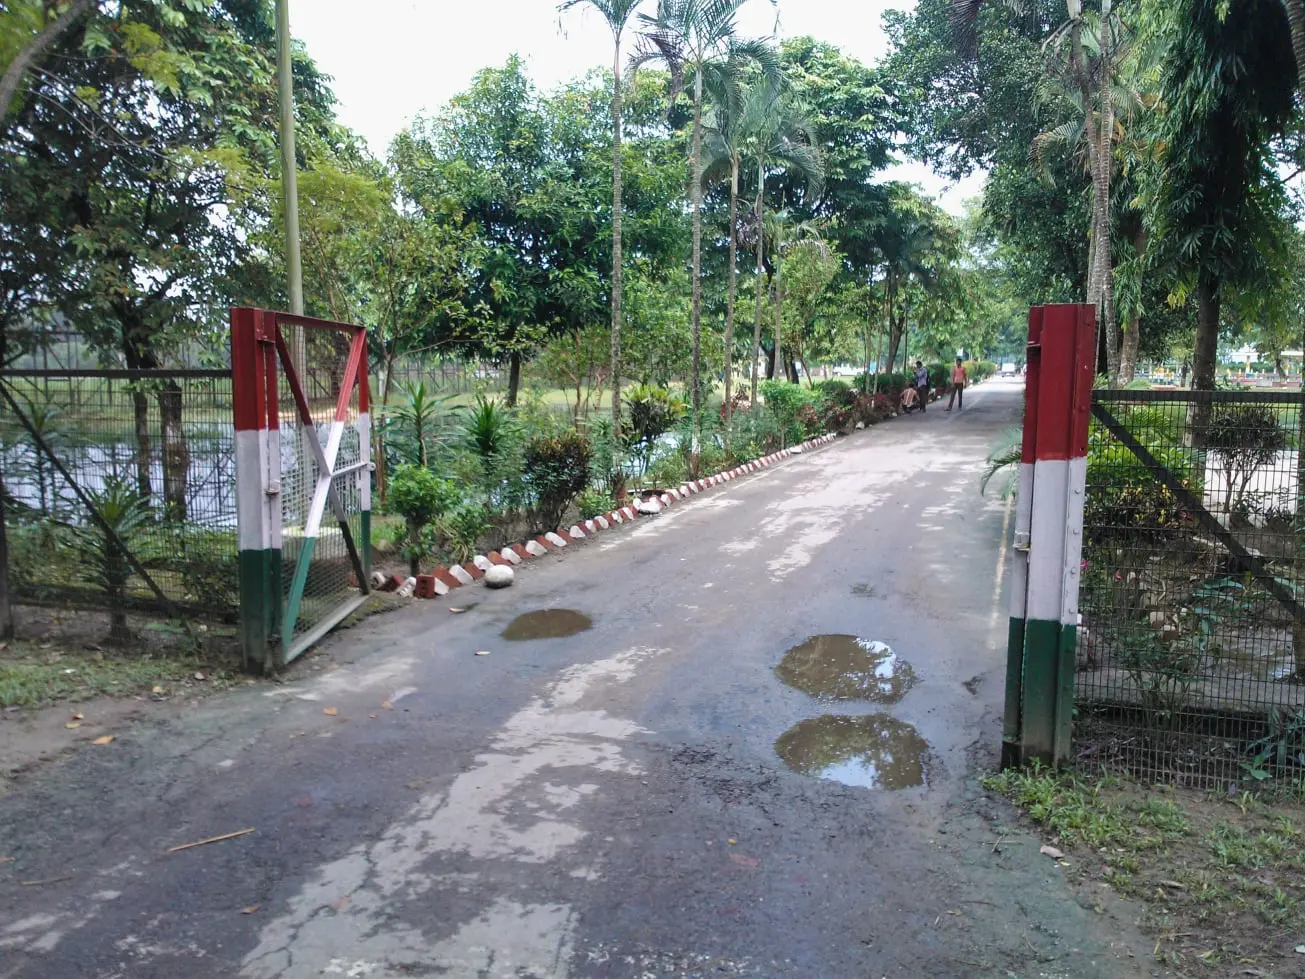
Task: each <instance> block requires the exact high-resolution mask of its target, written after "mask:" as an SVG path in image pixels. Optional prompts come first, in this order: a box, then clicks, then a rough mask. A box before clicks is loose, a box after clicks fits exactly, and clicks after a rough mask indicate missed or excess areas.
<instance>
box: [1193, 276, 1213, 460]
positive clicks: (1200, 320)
mask: <svg viewBox="0 0 1305 979" xmlns="http://www.w3.org/2000/svg"><path fill="white" fill-rule="evenodd" d="M1196 299H1197V307H1196V344H1195V347H1194V349H1193V351H1192V390H1193V391H1213V390H1214V371H1215V365H1216V362H1217V354H1218V348H1219V307H1220V296H1219V287H1218V286H1217V285H1216V284H1215V283H1212V282H1208V281H1205V280H1204V279H1203V280H1202V281H1201V282H1200V283H1199V284H1198V285H1197V288H1196ZM1188 424H1189V426H1190V429H1191V440H1192V445H1193V446H1195V447H1196V448H1198V449H1199V448H1202V447H1203V446H1204V445H1205V437H1206V431H1207V429H1208V428H1209V425H1210V403H1209V402H1208V401H1207V402H1195V401H1194V402H1193V403H1192V409H1191V413H1190V414H1189V416H1188ZM1198 471H1199V470H1198Z"/></svg>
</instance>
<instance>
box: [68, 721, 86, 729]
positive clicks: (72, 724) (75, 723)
mask: <svg viewBox="0 0 1305 979" xmlns="http://www.w3.org/2000/svg"><path fill="white" fill-rule="evenodd" d="M81 726H82V722H81V721H69V722H68V723H67V724H65V725H64V727H69V728H71V727H81Z"/></svg>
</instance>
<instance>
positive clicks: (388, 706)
mask: <svg viewBox="0 0 1305 979" xmlns="http://www.w3.org/2000/svg"><path fill="white" fill-rule="evenodd" d="M393 709H394V705H393V704H392V703H390V702H389V701H388V700H382V701H381V710H393Z"/></svg>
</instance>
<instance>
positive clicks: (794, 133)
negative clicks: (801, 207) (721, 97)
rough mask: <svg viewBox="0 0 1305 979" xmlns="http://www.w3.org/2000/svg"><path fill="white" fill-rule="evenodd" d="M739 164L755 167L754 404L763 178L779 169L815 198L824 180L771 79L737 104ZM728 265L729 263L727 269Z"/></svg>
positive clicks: (796, 118) (797, 114) (793, 107)
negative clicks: (803, 182)
mask: <svg viewBox="0 0 1305 979" xmlns="http://www.w3.org/2000/svg"><path fill="white" fill-rule="evenodd" d="M738 130H739V137H740V143H741V145H740V147H739V160H740V163H742V161H743V160H745V159H746V160H747V161H749V162H750V163H755V164H756V168H757V196H756V198H755V200H754V201H753V205H752V214H751V215H749V228H748V230H747V232H746V236H747V239H748V241H747V243H750V244H752V245H753V248H754V250H755V252H756V256H757V265H756V282H757V305H756V315H755V318H754V320H753V325H752V361H751V365H752V366H751V367H750V368H749V370H750V374H751V384H752V391H751V400H752V401H754V402H755V401H756V400H757V357H758V356H759V355H760V353H761V296H762V281H763V279H764V277H765V274H766V241H767V236H766V234H765V233H764V229H765V227H766V173H767V171H768V170H770V169H773V168H778V169H780V170H783V171H787V172H789V173H793V174H796V175H798V176H800V177H802V178H803V179H805V180H806V182H807V185H808V187H809V188H810V190H811V192H812V193H813V194H819V188H820V185H821V184H822V183H823V182H824V179H825V168H824V163H823V162H822V161H821V159H820V152H819V150H817V149H816V148H815V146H813V145H812V144H813V142H814V140H813V138H812V126H811V123H810V122H809V121H808V119H807V116H806V113H805V111H804V109H803V107H802V106H801V105H800V104H798V103H797V102H796V101H794V100H793V99H792V97H791V96H790V95H789V93H788V92H787V90H786V89H785V88H784V86H782V85H780V84H777V83H776V82H775V81H773V80H771V79H766V78H762V79H758V80H757V81H755V82H754V83H753V84H751V85H749V86H748V87H747V88H746V89H745V90H744V92H743V94H742V98H741V99H740V123H739V126H738ZM731 264H732V263H731Z"/></svg>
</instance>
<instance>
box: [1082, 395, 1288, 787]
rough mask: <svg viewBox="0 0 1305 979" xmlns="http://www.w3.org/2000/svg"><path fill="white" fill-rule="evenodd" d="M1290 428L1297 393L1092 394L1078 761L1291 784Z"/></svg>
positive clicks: (1150, 774) (1189, 776)
mask: <svg viewBox="0 0 1305 979" xmlns="http://www.w3.org/2000/svg"><path fill="white" fill-rule="evenodd" d="M1301 425H1302V418H1301V395H1300V394H1298V393H1289V392H1270V391H1244V392H1233V391H1227V392H1224V391H1221V392H1189V391H1108V392H1107V391H1097V392H1094V397H1093V420H1092V429H1091V435H1090V440H1089V448H1088V465H1087V498H1086V508H1085V517H1084V525H1083V543H1084V546H1083V568H1082V576H1081V581H1082V585H1081V594H1080V611H1081V614H1082V623H1081V626H1080V629H1079V640H1078V672H1077V680H1076V684H1075V688H1076V689H1075V694H1076V696H1075V702H1076V706H1077V719H1076V723H1075V745H1074V751H1075V756H1076V758H1077V760H1078V762H1079V764H1081V765H1085V766H1088V767H1093V768H1096V767H1100V766H1103V765H1104V766H1106V767H1117V768H1121V769H1124V770H1127V771H1129V772H1131V773H1133V774H1135V775H1138V776H1140V777H1143V778H1146V779H1151V780H1160V781H1172V782H1177V783H1179V784H1186V785H1191V786H1218V785H1221V784H1223V783H1225V782H1227V781H1230V780H1237V779H1246V778H1248V777H1249V778H1255V779H1262V778H1268V777H1283V776H1294V777H1299V776H1300V775H1301V774H1303V773H1305V682H1303V681H1302V673H1303V671H1305V609H1302V605H1301V603H1302V601H1305V587H1303V586H1305V552H1302V550H1301V547H1300V545H1301V542H1302V540H1303V539H1305V538H1303V537H1302V534H1301V530H1302V527H1305V524H1303V523H1302V507H1301V497H1300V490H1301V480H1300V472H1301V465H1302V458H1301V455H1300V451H1299V450H1300V446H1301V434H1302V428H1301Z"/></svg>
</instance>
